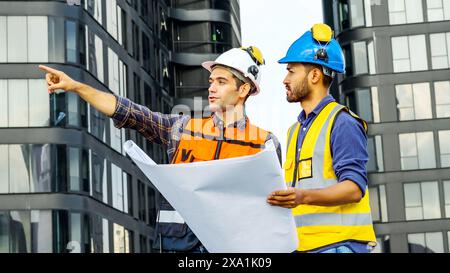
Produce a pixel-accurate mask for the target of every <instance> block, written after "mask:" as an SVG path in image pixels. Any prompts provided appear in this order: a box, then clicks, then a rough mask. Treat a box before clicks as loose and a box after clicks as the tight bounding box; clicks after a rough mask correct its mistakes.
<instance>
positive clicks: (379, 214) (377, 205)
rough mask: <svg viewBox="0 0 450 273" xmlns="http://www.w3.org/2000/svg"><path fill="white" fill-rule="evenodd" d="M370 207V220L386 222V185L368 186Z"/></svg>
mask: <svg viewBox="0 0 450 273" xmlns="http://www.w3.org/2000/svg"><path fill="white" fill-rule="evenodd" d="M369 193H370V209H371V210H372V220H373V221H374V222H387V221H388V211H387V201H386V186H385V185H380V186H378V187H372V188H369Z"/></svg>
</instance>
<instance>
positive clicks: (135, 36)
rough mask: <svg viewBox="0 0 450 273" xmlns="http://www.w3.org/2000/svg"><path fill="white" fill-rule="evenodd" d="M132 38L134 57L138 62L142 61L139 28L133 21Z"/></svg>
mask: <svg viewBox="0 0 450 273" xmlns="http://www.w3.org/2000/svg"><path fill="white" fill-rule="evenodd" d="M131 35H132V36H131V37H132V42H133V45H132V53H131V54H132V56H133V57H134V59H136V60H137V61H140V51H141V48H140V39H139V27H138V26H137V25H136V23H135V22H134V21H133V20H132V21H131Z"/></svg>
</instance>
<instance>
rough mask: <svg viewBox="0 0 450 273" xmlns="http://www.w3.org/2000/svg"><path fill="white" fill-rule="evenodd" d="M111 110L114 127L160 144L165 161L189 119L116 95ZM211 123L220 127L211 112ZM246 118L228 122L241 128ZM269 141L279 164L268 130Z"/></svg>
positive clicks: (245, 124) (170, 155)
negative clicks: (113, 106) (134, 132)
mask: <svg viewBox="0 0 450 273" xmlns="http://www.w3.org/2000/svg"><path fill="white" fill-rule="evenodd" d="M116 98H117V105H116V110H115V113H114V114H113V115H112V116H111V118H112V119H113V121H114V126H115V127H117V128H119V129H120V128H129V129H134V130H137V131H138V132H139V133H141V134H142V135H143V136H144V137H145V138H146V139H148V140H149V141H152V142H155V143H158V144H162V145H164V146H165V147H166V148H167V154H168V156H169V161H172V157H173V155H174V153H175V151H176V150H177V148H178V145H179V144H180V139H181V134H182V133H183V130H184V128H185V127H186V125H187V123H188V121H189V120H190V119H191V116H189V115H166V114H161V113H157V112H152V111H150V110H149V109H148V108H147V107H145V106H142V105H139V104H137V103H134V102H132V101H131V100H129V99H127V98H124V97H120V96H117V95H116ZM213 121H214V125H215V126H217V127H219V129H221V130H223V122H222V121H221V120H220V118H219V117H218V116H217V115H215V114H214V115H213ZM248 122H249V120H248V118H247V117H244V118H243V119H241V120H239V121H237V122H235V123H234V124H231V125H229V126H228V127H235V128H238V130H245V128H246V127H247V124H248ZM269 140H272V141H273V143H274V145H275V147H276V151H277V155H278V159H279V160H280V164H281V161H282V159H281V158H282V157H281V145H280V143H279V142H278V139H277V138H276V137H275V135H274V134H272V133H269V136H268V137H267V140H266V142H267V141H269Z"/></svg>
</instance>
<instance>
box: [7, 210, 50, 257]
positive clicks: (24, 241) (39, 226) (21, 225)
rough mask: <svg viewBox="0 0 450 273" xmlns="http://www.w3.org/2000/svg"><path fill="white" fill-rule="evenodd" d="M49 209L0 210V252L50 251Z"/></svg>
mask: <svg viewBox="0 0 450 273" xmlns="http://www.w3.org/2000/svg"><path fill="white" fill-rule="evenodd" d="M52 241H53V236H52V214H51V212H50V211H44V210H42V211H36V210H32V211H3V212H0V253H52Z"/></svg>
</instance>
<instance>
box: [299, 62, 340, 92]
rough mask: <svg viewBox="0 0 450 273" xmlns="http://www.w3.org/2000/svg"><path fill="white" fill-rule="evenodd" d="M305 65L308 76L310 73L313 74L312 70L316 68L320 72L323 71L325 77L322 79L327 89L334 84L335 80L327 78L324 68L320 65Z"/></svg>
mask: <svg viewBox="0 0 450 273" xmlns="http://www.w3.org/2000/svg"><path fill="white" fill-rule="evenodd" d="M303 65H304V66H305V67H306V72H307V74H308V73H309V72H311V70H313V69H314V68H317V69H319V70H320V71H322V75H323V77H322V84H323V85H324V86H325V87H327V88H328V87H330V86H331V84H332V83H333V78H332V77H330V76H327V75H325V74H324V73H323V67H322V66H321V65H318V64H311V63H304V64H303Z"/></svg>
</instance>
